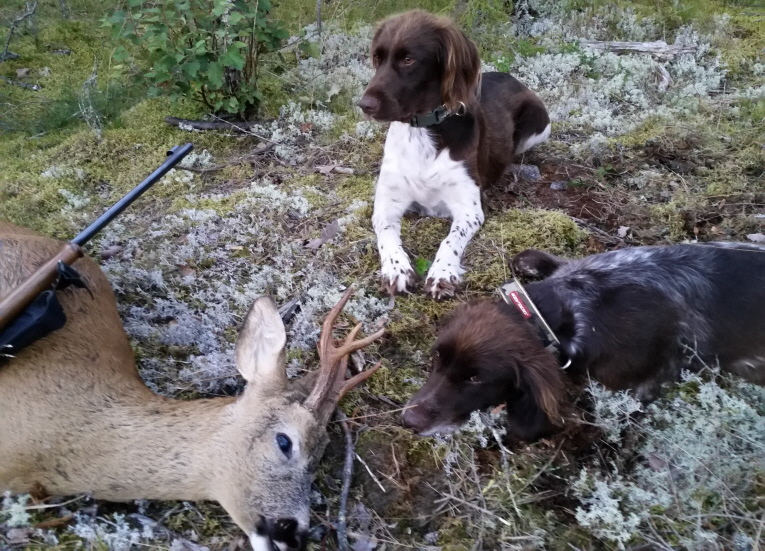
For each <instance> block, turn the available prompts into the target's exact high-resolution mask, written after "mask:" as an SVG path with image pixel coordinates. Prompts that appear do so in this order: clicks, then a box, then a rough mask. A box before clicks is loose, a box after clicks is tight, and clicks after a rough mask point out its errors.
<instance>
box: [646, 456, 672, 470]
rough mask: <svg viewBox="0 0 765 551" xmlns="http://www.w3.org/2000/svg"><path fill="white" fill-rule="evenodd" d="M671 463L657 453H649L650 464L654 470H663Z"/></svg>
mask: <svg viewBox="0 0 765 551" xmlns="http://www.w3.org/2000/svg"><path fill="white" fill-rule="evenodd" d="M668 465H669V463H668V462H667V460H666V459H664V458H663V457H661V456H660V455H658V454H655V453H649V454H648V466H649V467H651V468H652V469H653V470H654V471H663V470H665V469H666V468H667V466H668Z"/></svg>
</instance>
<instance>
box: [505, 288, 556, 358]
mask: <svg viewBox="0 0 765 551" xmlns="http://www.w3.org/2000/svg"><path fill="white" fill-rule="evenodd" d="M497 292H498V293H499V295H500V296H501V297H502V300H504V301H505V302H506V303H507V304H511V305H513V306H515V307H516V308H517V309H518V311H519V312H520V313H521V315H522V316H523V318H524V319H525V320H526V321H528V322H529V323H531V324H532V325H533V326H534V327H536V329H537V331H538V333H539V337H540V338H541V339H542V344H543V345H544V347H545V349H546V350H547V351H548V352H550V353H551V354H553V355H555V357H556V358H558V359H559V360H560V359H561V358H562V357H563V350H562V347H561V344H560V341H559V340H558V337H556V336H555V333H553V331H552V329H550V326H549V325H547V322H546V321H545V319H544V318H543V317H542V314H540V313H539V310H538V309H537V307H536V305H535V304H534V302H533V301H532V300H531V298H529V295H528V293H526V289H524V288H523V285H521V282H520V281H518V279H516V277H515V276H513V280H512V281H508V282H506V283H504V284H503V285H502V286H501V287H500V288H499V289H497ZM570 365H571V359H569V360H568V361H567V362H566V363H565V365H562V366H561V369H566V368H568V367H569V366H570Z"/></svg>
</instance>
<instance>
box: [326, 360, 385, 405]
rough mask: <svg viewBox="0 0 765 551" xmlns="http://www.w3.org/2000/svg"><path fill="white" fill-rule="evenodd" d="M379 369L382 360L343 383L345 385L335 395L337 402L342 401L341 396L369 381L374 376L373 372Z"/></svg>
mask: <svg viewBox="0 0 765 551" xmlns="http://www.w3.org/2000/svg"><path fill="white" fill-rule="evenodd" d="M380 367H382V360H380V361H379V362H377V363H376V364H375V365H373V366H372V367H370V368H369V369H367V370H365V371H362V372H361V373H356V375H354V376H353V377H351V378H350V379H348V380H347V381H345V384H344V385H343V386H341V387H340V390H339V391H338V393H337V401H338V402H339V401H340V400H342V399H343V396H345V395H346V394H348V393H349V392H350V391H351V390H353V388H354V387H356V386H358V385H359V384H361V383H362V382H364V381H366V380H367V379H369V378H370V377H371V376H372V375H374V373H375V371H377V370H378V369H380Z"/></svg>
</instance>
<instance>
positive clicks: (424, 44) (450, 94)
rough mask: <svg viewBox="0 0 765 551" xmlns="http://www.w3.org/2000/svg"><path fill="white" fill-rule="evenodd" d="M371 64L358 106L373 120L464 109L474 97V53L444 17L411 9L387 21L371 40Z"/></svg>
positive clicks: (477, 66) (477, 76) (477, 75)
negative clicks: (372, 64)
mask: <svg viewBox="0 0 765 551" xmlns="http://www.w3.org/2000/svg"><path fill="white" fill-rule="evenodd" d="M372 62H373V63H374V67H375V70H376V72H375V74H374V76H373V77H372V80H371V82H370V83H369V86H367V89H366V90H365V91H364V95H363V96H362V97H361V100H360V101H359V102H358V105H359V107H361V109H362V111H364V113H365V114H366V115H368V116H369V117H371V118H373V119H375V120H377V121H381V122H389V121H402V122H409V119H410V118H411V117H413V116H414V115H417V114H420V113H427V112H429V111H431V110H433V109H435V108H437V107H440V106H441V105H445V106H446V107H447V109H449V110H450V111H456V110H458V109H460V108H461V105H460V104H461V103H463V104H465V106H466V107H467V108H468V109H469V108H470V106H471V104H473V103H474V102H475V100H476V98H477V95H478V89H479V86H480V82H481V59H480V57H479V56H478V49H477V48H476V46H475V44H474V43H473V42H472V41H471V40H470V39H469V38H467V37H466V36H465V35H464V34H463V33H462V31H460V30H459V29H458V28H457V27H456V26H455V25H454V23H453V22H452V21H451V20H450V19H447V18H445V17H439V16H436V15H433V14H430V13H427V12H424V11H421V10H413V11H409V12H405V13H402V14H399V15H394V16H392V17H390V18H388V19H386V20H385V21H383V22H382V23H381V24H380V26H379V27H378V28H377V32H376V33H375V36H374V39H373V40H372Z"/></svg>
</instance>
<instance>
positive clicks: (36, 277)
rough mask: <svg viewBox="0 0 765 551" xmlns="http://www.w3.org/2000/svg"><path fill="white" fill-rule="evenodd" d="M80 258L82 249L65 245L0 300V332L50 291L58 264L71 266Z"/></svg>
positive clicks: (72, 245) (71, 244)
mask: <svg viewBox="0 0 765 551" xmlns="http://www.w3.org/2000/svg"><path fill="white" fill-rule="evenodd" d="M81 256H82V249H81V248H80V247H79V245H75V244H74V243H66V244H65V245H64V246H63V247H62V248H61V250H60V251H59V252H58V253H57V254H56V255H55V256H54V257H53V258H51V259H50V260H48V261H47V262H46V263H44V264H43V265H42V266H40V267H39V268H37V269H36V270H35V271H34V272H32V274H30V276H29V277H28V278H27V279H25V280H24V282H23V283H21V285H19V286H18V287H15V288H13V289H12V290H11V292H10V293H8V294H7V295H6V296H4V297H2V300H0V331H2V330H3V329H5V328H6V327H7V326H8V325H9V324H10V323H11V322H12V321H13V320H14V319H16V317H18V316H19V315H20V314H21V313H22V312H23V311H24V310H25V309H26V308H27V306H29V305H30V304H31V303H32V301H33V300H34V299H35V298H36V297H37V295H39V294H40V293H42V292H43V291H45V290H47V289H50V288H51V286H52V285H53V282H54V281H55V280H56V277H57V268H58V263H59V262H63V263H64V264H72V263H73V262H74V261H75V260H77V259H78V258H80V257H81Z"/></svg>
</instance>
